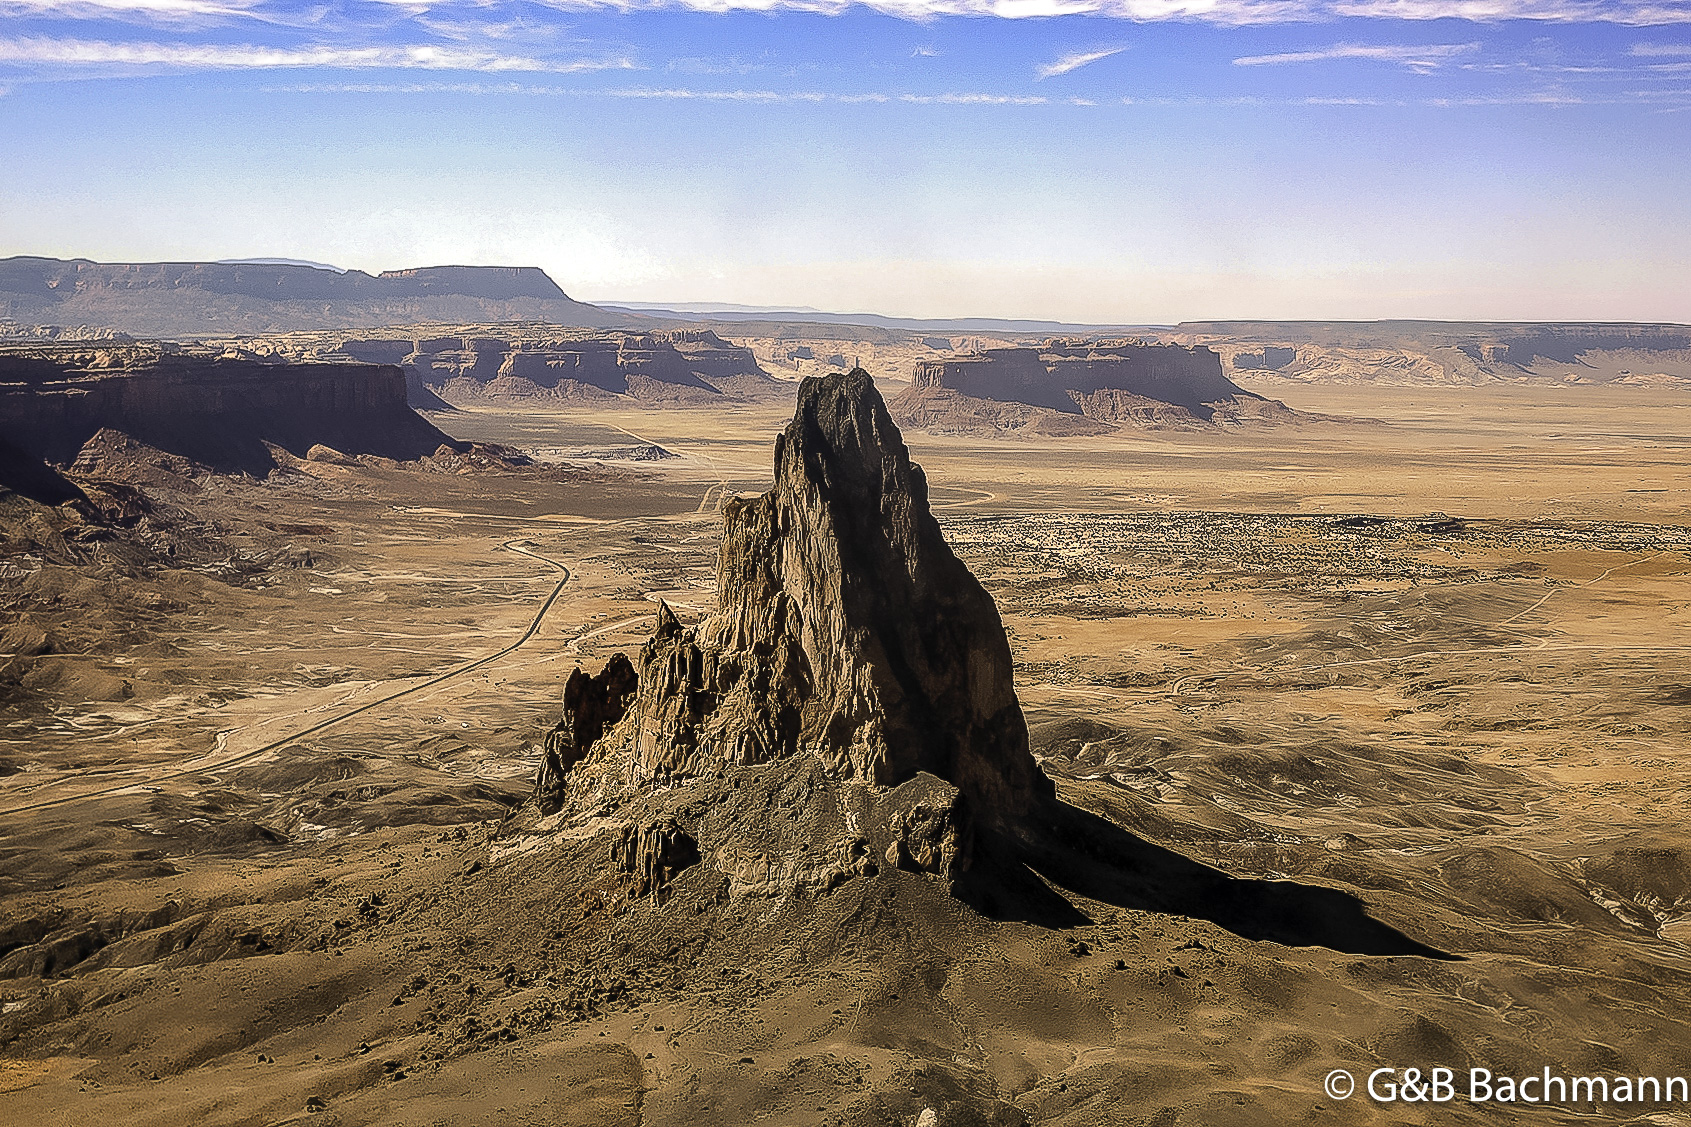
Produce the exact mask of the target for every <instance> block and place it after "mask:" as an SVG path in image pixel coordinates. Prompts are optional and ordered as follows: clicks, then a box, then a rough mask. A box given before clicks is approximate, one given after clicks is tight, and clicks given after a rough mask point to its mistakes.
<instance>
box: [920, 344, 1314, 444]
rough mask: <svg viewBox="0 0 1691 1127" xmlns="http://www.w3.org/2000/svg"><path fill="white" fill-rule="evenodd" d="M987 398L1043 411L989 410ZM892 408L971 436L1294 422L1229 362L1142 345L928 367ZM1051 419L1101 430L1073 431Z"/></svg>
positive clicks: (999, 351) (1058, 349)
mask: <svg viewBox="0 0 1691 1127" xmlns="http://www.w3.org/2000/svg"><path fill="white" fill-rule="evenodd" d="M982 401H984V402H990V403H999V404H1015V405H1019V407H1021V408H1024V409H1025V408H1032V409H1034V410H1032V411H1026V410H1023V411H1020V412H1017V413H1013V414H1012V413H1006V412H1004V411H1003V410H990V411H989V410H983V409H982V408H981V406H980V404H981V402H982ZM893 410H894V412H895V413H896V414H897V415H898V417H899V418H900V419H901V420H903V421H905V422H906V423H907V424H909V425H916V426H921V427H923V428H924V429H929V430H938V431H945V430H956V431H965V432H966V431H969V430H975V429H983V422H982V421H983V420H988V419H993V420H998V422H997V424H996V425H993V424H991V423H987V424H986V425H985V427H984V429H1016V430H1024V431H1027V432H1029V433H1038V434H1046V435H1052V434H1063V433H1102V432H1105V431H1108V430H1112V429H1115V428H1117V427H1152V426H1173V427H1197V426H1207V425H1238V424H1239V423H1241V422H1243V421H1246V420H1253V421H1261V420H1266V419H1273V418H1279V419H1288V420H1289V419H1291V418H1293V417H1295V416H1294V414H1293V412H1291V411H1290V410H1289V409H1288V408H1286V407H1285V406H1284V405H1283V404H1280V403H1277V402H1276V401H1274V400H1271V399H1265V398H1263V397H1262V396H1260V395H1256V394H1255V393H1253V392H1249V391H1246V390H1245V389H1243V388H1241V387H1239V386H1238V385H1237V384H1235V383H1233V381H1231V380H1229V379H1228V378H1227V377H1226V376H1225V375H1224V374H1223V373H1222V370H1221V358H1220V357H1219V356H1218V355H1217V354H1216V353H1215V352H1213V351H1211V350H1210V349H1208V348H1204V347H1202V346H1194V347H1186V346H1183V345H1178V344H1150V343H1147V342H1145V341H1140V340H1081V341H1075V340H1049V341H1046V342H1045V343H1044V344H1042V345H1039V346H1035V347H1026V348H993V349H987V350H986V351H984V352H977V353H971V354H969V355H966V356H959V357H952V358H947V359H940V360H927V361H923V362H922V363H921V364H919V365H917V367H916V370H915V373H914V379H913V385H912V387H911V390H910V391H909V392H907V393H906V394H905V395H903V396H901V397H900V398H899V399H897V400H895V401H894V404H893ZM1051 412H1055V413H1057V414H1058V415H1067V416H1077V415H1078V416H1084V417H1085V418H1086V419H1088V420H1091V421H1093V422H1094V423H1095V424H1098V425H1095V426H1093V427H1075V426H1072V425H1067V426H1065V425H1063V424H1061V423H1060V422H1059V421H1058V420H1055V419H1053V418H1051V417H1050V413H1051Z"/></svg>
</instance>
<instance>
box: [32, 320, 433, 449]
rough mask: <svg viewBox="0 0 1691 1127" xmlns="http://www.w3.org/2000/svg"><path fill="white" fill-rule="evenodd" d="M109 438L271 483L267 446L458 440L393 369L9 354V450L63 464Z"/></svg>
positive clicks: (40, 349)
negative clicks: (104, 435) (434, 421)
mask: <svg viewBox="0 0 1691 1127" xmlns="http://www.w3.org/2000/svg"><path fill="white" fill-rule="evenodd" d="M106 428H109V429H111V430H114V431H121V432H123V433H124V434H127V435H130V436H131V437H133V438H135V439H136V440H138V441H140V442H143V443H145V444H147V445H148V446H152V447H156V448H158V449H159V450H163V451H167V452H169V453H172V454H178V455H182V456H185V457H187V458H191V459H192V460H193V461H195V462H198V463H200V464H202V465H204V466H207V467H209V468H212V469H216V470H223V471H245V472H248V473H253V474H264V473H268V472H269V471H270V470H272V469H274V468H275V465H276V462H275V459H274V457H273V456H272V454H271V451H270V448H269V446H268V445H267V444H272V445H275V446H278V447H281V448H282V449H284V450H287V451H289V452H291V453H294V454H296V455H299V456H304V455H306V454H307V453H308V452H309V451H310V449H311V448H312V447H313V446H316V445H323V446H328V447H333V448H334V449H336V450H339V451H342V452H345V453H348V454H377V455H381V456H384V457H390V458H400V459H407V458H417V457H422V456H424V455H427V454H430V453H432V452H434V451H435V450H436V449H437V448H438V447H439V446H440V445H441V444H443V443H447V444H450V443H451V441H452V440H451V439H450V438H448V437H447V436H446V435H445V434H443V433H441V432H440V431H439V430H437V429H436V428H435V427H433V426H432V425H430V424H429V423H428V422H427V421H425V420H424V419H423V418H422V417H421V416H419V415H418V414H417V413H416V412H415V411H413V410H411V409H410V408H409V407H408V406H407V405H406V389H405V376H404V375H403V373H401V371H400V370H399V369H398V368H396V367H391V366H382V365H375V364H352V363H339V364H336V363H263V362H260V361H257V360H251V359H225V358H222V357H220V356H218V355H216V354H212V353H206V352H195V351H191V350H184V349H178V348H174V347H170V346H162V345H149V344H136V345H111V346H106V345H99V346H95V345H57V346H46V345H30V346H19V347H8V348H0V441H4V442H7V443H10V444H11V445H12V447H14V448H15V449H17V450H19V451H22V452H23V453H25V454H27V455H28V456H30V457H32V458H35V459H39V460H40V461H43V462H48V463H54V464H59V465H65V464H68V463H70V462H71V461H73V460H74V459H75V458H76V457H77V454H78V452H79V451H80V450H81V449H82V446H83V444H84V443H86V442H87V441H88V440H89V439H90V438H92V437H93V436H94V435H95V434H96V433H98V432H99V431H100V430H102V429H106Z"/></svg>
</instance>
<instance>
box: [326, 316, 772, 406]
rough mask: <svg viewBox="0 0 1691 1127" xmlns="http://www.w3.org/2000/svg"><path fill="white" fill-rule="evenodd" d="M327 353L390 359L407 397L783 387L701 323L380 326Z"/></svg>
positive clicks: (760, 391)
mask: <svg viewBox="0 0 1691 1127" xmlns="http://www.w3.org/2000/svg"><path fill="white" fill-rule="evenodd" d="M331 355H341V356H347V357H351V358H353V359H356V360H362V361H366V362H371V363H381V364H398V365H400V366H401V367H402V368H403V369H404V371H405V373H406V375H407V377H408V378H409V379H410V380H411V383H412V387H413V405H414V406H418V407H424V406H433V404H432V403H429V402H428V401H427V397H432V396H441V397H443V398H444V399H446V400H447V401H449V402H452V401H456V402H460V403H471V402H477V401H481V400H503V401H522V400H587V401H602V402H608V401H611V399H612V398H613V397H625V398H628V399H633V400H636V401H639V402H641V403H647V404H662V405H709V404H716V403H723V402H728V401H731V400H735V399H756V398H761V397H763V396H766V395H773V394H787V393H789V392H790V390H791V388H790V385H788V384H785V383H782V382H781V381H777V380H775V379H772V378H771V377H770V376H769V375H768V373H766V372H765V371H764V370H763V369H762V368H761V367H760V366H759V365H758V362H757V358H756V357H755V356H754V355H753V354H752V351H751V349H749V348H745V347H743V346H741V345H737V344H733V343H731V342H729V341H725V340H723V339H722V338H721V337H719V336H717V335H716V334H715V333H714V332H712V331H710V330H709V329H681V330H676V331H670V332H661V333H573V334H564V333H559V332H557V331H556V330H552V331H550V332H548V331H545V330H542V329H539V328H536V329H533V330H529V331H512V330H509V329H504V330H501V329H500V328H499V327H497V326H484V327H481V328H478V329H474V330H466V331H464V332H462V333H455V334H451V335H446V334H442V335H432V336H424V335H420V334H419V335H416V336H412V337H401V336H397V335H387V334H384V335H383V336H380V337H373V338H367V339H346V340H343V341H341V342H340V344H339V345H338V347H337V348H336V349H335V350H334V352H333V353H331Z"/></svg>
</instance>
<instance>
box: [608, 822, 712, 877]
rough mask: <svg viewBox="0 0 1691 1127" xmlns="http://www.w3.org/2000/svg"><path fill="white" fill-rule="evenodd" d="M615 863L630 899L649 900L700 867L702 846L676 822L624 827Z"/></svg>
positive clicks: (615, 850) (615, 846)
mask: <svg viewBox="0 0 1691 1127" xmlns="http://www.w3.org/2000/svg"><path fill="white" fill-rule="evenodd" d="M611 860H612V862H613V863H614V864H615V865H616V867H617V869H618V870H619V871H620V872H621V873H622V874H623V876H624V878H625V880H626V884H627V889H628V895H629V896H631V897H641V896H647V895H650V894H651V893H654V892H658V891H661V890H662V889H663V888H664V887H665V886H667V885H668V884H669V882H670V881H672V880H674V879H675V877H676V876H677V874H679V873H681V872H682V871H683V870H685V869H688V868H691V867H692V866H694V865H696V864H698V863H699V843H698V842H696V841H694V840H693V835H692V834H689V833H688V832H687V831H686V830H684V829H682V828H681V826H680V824H679V823H678V822H676V820H675V819H674V818H659V819H656V820H655V821H651V822H647V823H646V824H645V825H640V826H634V825H628V826H624V827H623V829H622V833H621V835H620V836H618V838H617V840H616V842H615V843H614V844H613V845H612V846H611Z"/></svg>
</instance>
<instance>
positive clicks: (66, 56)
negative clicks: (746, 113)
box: [0, 38, 636, 74]
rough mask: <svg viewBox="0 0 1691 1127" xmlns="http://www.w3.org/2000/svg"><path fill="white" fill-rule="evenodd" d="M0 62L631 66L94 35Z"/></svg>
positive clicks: (33, 43)
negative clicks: (125, 39) (122, 39)
mask: <svg viewBox="0 0 1691 1127" xmlns="http://www.w3.org/2000/svg"><path fill="white" fill-rule="evenodd" d="M0 63H35V64H45V65H52V66H72V67H74V66H165V67H180V68H187V69H196V70H198V69H203V70H265V69H273V68H282V67H330V68H335V69H354V70H362V69H399V70H406V69H422V70H473V71H488V72H498V71H535V72H544V73H548V74H574V73H578V72H582V71H599V70H633V69H636V68H635V66H634V64H633V63H632V62H630V61H629V60H627V59H575V60H563V61H554V60H544V59H533V58H527V57H524V56H520V55H500V54H496V53H493V52H490V51H477V50H472V49H465V48H457V47H452V48H443V47H433V46H424V45H419V46H400V47H259V46H253V45H248V44H193V43H117V42H110V41H106V40H97V39H44V38H21V39H0Z"/></svg>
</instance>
